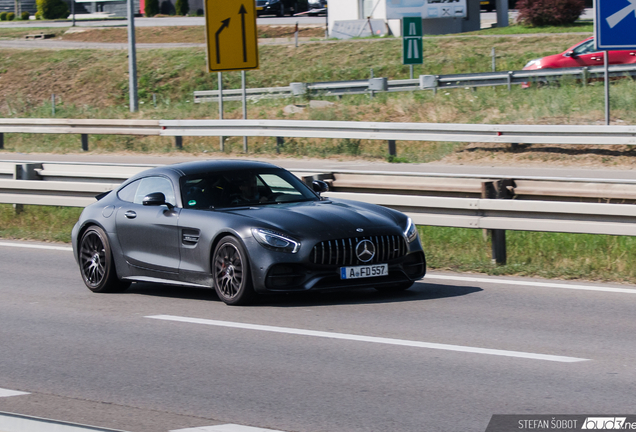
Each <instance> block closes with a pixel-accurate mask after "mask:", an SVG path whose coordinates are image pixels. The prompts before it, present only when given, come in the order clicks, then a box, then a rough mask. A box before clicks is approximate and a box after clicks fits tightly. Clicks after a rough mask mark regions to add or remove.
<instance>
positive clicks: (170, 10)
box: [159, 0, 175, 15]
mask: <svg viewBox="0 0 636 432" xmlns="http://www.w3.org/2000/svg"><path fill="white" fill-rule="evenodd" d="M159 12H161V14H162V15H174V13H175V8H174V6H173V5H172V3H170V1H168V0H163V1H162V2H161V5H160V6H159Z"/></svg>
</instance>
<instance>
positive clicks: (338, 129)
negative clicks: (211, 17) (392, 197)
mask: <svg viewBox="0 0 636 432" xmlns="http://www.w3.org/2000/svg"><path fill="white" fill-rule="evenodd" d="M5 133H58V134H81V137H82V140H81V141H82V149H83V150H85V151H86V150H88V135H89V134H127V135H128V134H129V135H155V136H167V137H174V138H175V146H176V147H177V148H181V147H182V145H183V144H182V137H184V136H197V137H204V136H225V137H227V136H261V137H295V138H337V139H367V140H387V141H388V144H389V145H388V147H389V151H388V153H389V154H390V155H396V147H395V141H400V140H407V141H455V142H482V143H509V144H520V143H527V144H592V145H617V144H623V145H634V144H636V126H591V125H496V124H495V125H493V124H454V123H391V122H344V121H317V120H81V119H80V120H75V119H0V149H1V148H3V147H4V134H5Z"/></svg>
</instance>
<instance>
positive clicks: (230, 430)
mask: <svg viewBox="0 0 636 432" xmlns="http://www.w3.org/2000/svg"><path fill="white" fill-rule="evenodd" d="M170 432H283V431H280V430H274V429H263V428H259V427H252V426H243V425H238V424H232V423H228V424H223V425H216V426H200V427H193V428H187V429H177V430H171V431H170Z"/></svg>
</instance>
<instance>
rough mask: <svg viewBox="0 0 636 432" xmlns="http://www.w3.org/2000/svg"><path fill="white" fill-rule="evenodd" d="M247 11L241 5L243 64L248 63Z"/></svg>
mask: <svg viewBox="0 0 636 432" xmlns="http://www.w3.org/2000/svg"><path fill="white" fill-rule="evenodd" d="M246 13H247V11H246V10H245V6H243V5H242V4H241V9H239V14H241V31H242V32H243V63H247V45H246V41H245V14H246Z"/></svg>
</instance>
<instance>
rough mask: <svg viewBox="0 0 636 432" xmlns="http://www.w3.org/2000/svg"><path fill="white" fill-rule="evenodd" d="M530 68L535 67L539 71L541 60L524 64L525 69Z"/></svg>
mask: <svg viewBox="0 0 636 432" xmlns="http://www.w3.org/2000/svg"><path fill="white" fill-rule="evenodd" d="M530 66H536V68H537V69H541V59H540V58H538V59H534V60H530V61H529V62H528V63H526V65H525V66H524V67H523V68H524V69H525V68H529V67H530Z"/></svg>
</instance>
